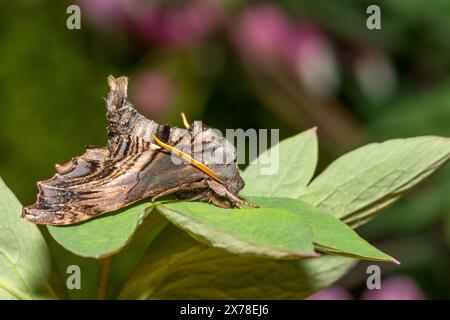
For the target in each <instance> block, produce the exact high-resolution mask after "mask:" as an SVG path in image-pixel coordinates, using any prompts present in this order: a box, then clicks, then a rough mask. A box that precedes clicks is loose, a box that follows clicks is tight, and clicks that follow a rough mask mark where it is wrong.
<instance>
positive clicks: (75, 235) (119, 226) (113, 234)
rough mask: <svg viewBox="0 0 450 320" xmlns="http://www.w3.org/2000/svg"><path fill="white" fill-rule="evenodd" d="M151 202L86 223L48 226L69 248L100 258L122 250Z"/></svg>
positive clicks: (80, 253)
mask: <svg viewBox="0 0 450 320" xmlns="http://www.w3.org/2000/svg"><path fill="white" fill-rule="evenodd" d="M151 206H152V204H151V203H150V202H144V203H141V204H138V205H135V206H133V207H130V208H125V209H123V210H119V211H116V212H114V213H110V214H107V215H105V216H101V217H99V218H97V219H93V220H89V221H87V222H84V223H80V224H76V225H70V226H59V227H55V226H48V230H49V232H50V234H51V235H52V237H53V238H54V239H55V240H56V241H57V242H58V243H59V244H60V245H62V246H63V247H64V248H66V249H67V250H69V251H71V252H73V253H75V254H77V255H79V256H82V257H91V258H96V259H98V258H102V257H106V256H109V255H113V254H115V253H117V252H119V251H120V250H121V249H122V248H123V247H124V246H125V245H126V244H127V243H128V242H129V241H130V239H131V238H132V236H133V234H134V232H135V231H136V229H137V227H138V225H140V224H141V223H142V221H143V219H144V218H145V217H146V215H147V214H148V212H149V211H150V210H149V208H151Z"/></svg>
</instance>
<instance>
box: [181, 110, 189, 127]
mask: <svg viewBox="0 0 450 320" xmlns="http://www.w3.org/2000/svg"><path fill="white" fill-rule="evenodd" d="M181 119H183V124H184V126H185V127H186V129H189V128H190V127H191V125H190V124H189V121H188V120H187V118H186V115H185V114H184V112H182V113H181Z"/></svg>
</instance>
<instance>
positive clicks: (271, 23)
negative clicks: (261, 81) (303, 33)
mask: <svg viewBox="0 0 450 320" xmlns="http://www.w3.org/2000/svg"><path fill="white" fill-rule="evenodd" d="M291 28H292V26H291V23H290V21H289V20H288V19H287V17H286V16H285V15H284V14H283V13H282V12H281V11H280V10H279V9H278V8H277V7H275V6H273V5H271V4H262V5H259V6H254V7H250V8H249V9H247V10H245V11H244V12H243V14H242V15H241V16H240V18H239V20H238V21H237V24H236V26H234V27H233V30H232V34H231V35H232V38H233V41H234V43H235V45H236V46H237V49H238V50H239V51H240V53H241V54H242V55H244V58H246V59H249V60H250V61H253V62H256V63H258V62H263V63H265V62H266V61H267V60H272V59H276V58H279V57H280V49H281V48H282V46H283V45H284V44H286V43H287V42H289V41H290V37H291Z"/></svg>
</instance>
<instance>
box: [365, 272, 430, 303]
mask: <svg viewBox="0 0 450 320" xmlns="http://www.w3.org/2000/svg"><path fill="white" fill-rule="evenodd" d="M423 299H424V295H423V293H422V290H421V289H420V288H419V286H418V285H417V283H416V282H415V281H414V280H413V279H411V278H410V277H408V276H394V277H391V278H389V279H386V280H384V281H382V282H381V289H379V290H377V289H373V290H369V289H366V290H365V291H364V292H363V294H362V296H361V300H423Z"/></svg>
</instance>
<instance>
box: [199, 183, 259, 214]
mask: <svg viewBox="0 0 450 320" xmlns="http://www.w3.org/2000/svg"><path fill="white" fill-rule="evenodd" d="M207 183H208V186H209V187H210V188H211V190H213V191H214V192H215V193H216V194H217V195H218V196H219V197H222V198H226V199H228V201H230V202H231V204H232V205H233V206H236V207H238V208H239V209H242V208H244V207H245V206H248V207H253V208H259V206H258V205H256V204H253V203H250V202H248V201H245V200H243V199H241V198H239V197H237V196H236V195H234V194H233V193H231V192H230V191H228V189H227V188H226V187H225V186H224V185H222V184H220V183H218V182H217V181H214V180H208V181H207ZM212 201H213V202H214V200H212ZM214 203H215V202H214Z"/></svg>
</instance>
